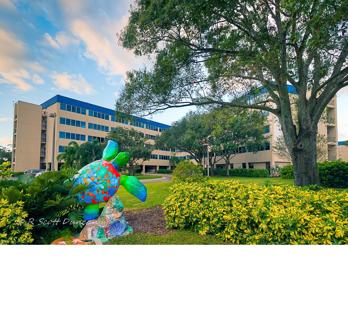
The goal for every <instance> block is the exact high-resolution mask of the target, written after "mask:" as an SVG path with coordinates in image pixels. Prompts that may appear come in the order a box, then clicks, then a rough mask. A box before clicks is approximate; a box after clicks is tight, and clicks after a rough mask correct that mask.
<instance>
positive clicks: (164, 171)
mask: <svg viewBox="0 0 348 320" xmlns="http://www.w3.org/2000/svg"><path fill="white" fill-rule="evenodd" d="M157 173H162V174H170V173H173V170H170V169H158V170H157Z"/></svg>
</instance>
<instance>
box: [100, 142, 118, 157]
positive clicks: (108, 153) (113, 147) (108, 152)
mask: <svg viewBox="0 0 348 320" xmlns="http://www.w3.org/2000/svg"><path fill="white" fill-rule="evenodd" d="M117 152H118V144H117V142H116V141H113V140H109V141H108V144H107V145H106V147H105V149H104V151H103V160H106V161H111V160H113V159H115V157H116V155H117Z"/></svg>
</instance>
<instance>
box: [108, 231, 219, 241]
mask: <svg viewBox="0 0 348 320" xmlns="http://www.w3.org/2000/svg"><path fill="white" fill-rule="evenodd" d="M224 243H225V242H223V241H221V240H219V239H217V238H215V237H213V236H200V235H198V234H197V233H195V232H192V231H181V230H175V231H170V232H168V233H166V234H163V235H152V234H148V233H134V234H132V235H129V236H124V237H120V238H115V239H112V240H110V242H108V243H107V244H224Z"/></svg>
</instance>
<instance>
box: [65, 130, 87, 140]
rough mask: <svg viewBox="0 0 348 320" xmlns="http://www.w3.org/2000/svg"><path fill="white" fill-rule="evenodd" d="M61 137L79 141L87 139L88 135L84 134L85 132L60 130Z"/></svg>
mask: <svg viewBox="0 0 348 320" xmlns="http://www.w3.org/2000/svg"><path fill="white" fill-rule="evenodd" d="M59 138H60V139H69V140H77V141H86V135H84V134H79V133H73V132H65V131H59Z"/></svg>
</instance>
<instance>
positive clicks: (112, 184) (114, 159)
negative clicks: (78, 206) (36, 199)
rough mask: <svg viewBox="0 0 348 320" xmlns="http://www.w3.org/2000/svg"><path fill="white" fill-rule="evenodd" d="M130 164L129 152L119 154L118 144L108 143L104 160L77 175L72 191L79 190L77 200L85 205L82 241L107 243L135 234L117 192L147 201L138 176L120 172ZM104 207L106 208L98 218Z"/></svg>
mask: <svg viewBox="0 0 348 320" xmlns="http://www.w3.org/2000/svg"><path fill="white" fill-rule="evenodd" d="M128 161H129V153H127V152H118V144H117V142H115V141H112V140H109V141H108V143H107V146H106V147H105V149H104V151H103V157H102V159H101V160H97V161H94V162H92V163H90V164H88V165H86V166H85V167H83V168H82V169H81V170H79V172H78V173H77V174H76V175H75V176H74V181H73V190H78V191H77V193H76V196H77V199H78V201H79V202H80V203H82V204H85V205H86V206H85V209H84V216H83V218H84V220H86V221H87V223H86V226H85V228H84V229H83V230H82V232H81V234H80V239H83V240H85V241H87V240H93V241H94V240H96V239H99V240H101V241H102V242H106V241H107V240H108V239H110V238H113V237H115V236H120V235H124V234H128V233H130V232H132V228H131V227H129V226H128V224H127V222H126V219H125V217H124V216H123V213H122V211H123V204H122V202H121V200H120V198H119V197H118V196H117V195H116V192H117V190H118V188H119V187H120V185H122V186H123V187H124V188H125V189H126V190H127V191H128V192H130V193H131V194H132V195H134V196H135V197H137V198H138V199H139V200H141V201H143V202H144V201H145V200H146V197H147V191H146V187H145V186H144V185H143V184H142V183H141V182H140V181H139V180H138V179H137V178H136V177H134V176H126V175H121V174H120V173H119V169H120V168H121V167H123V166H125V165H126V164H127V162H128ZM79 189H81V190H79ZM101 207H104V209H103V211H102V213H101V215H100V216H99V210H100V208H101Z"/></svg>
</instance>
